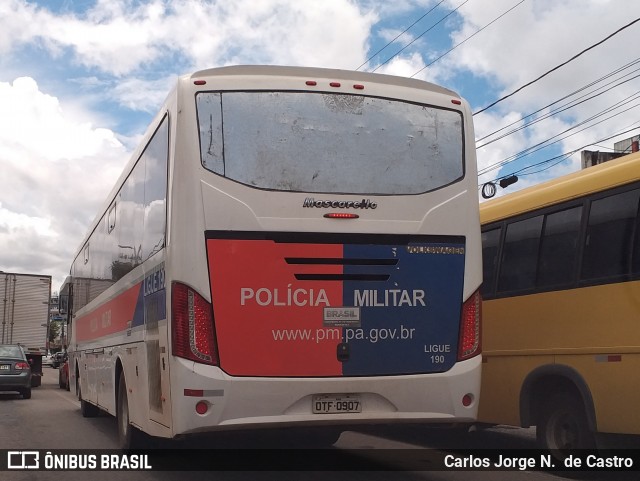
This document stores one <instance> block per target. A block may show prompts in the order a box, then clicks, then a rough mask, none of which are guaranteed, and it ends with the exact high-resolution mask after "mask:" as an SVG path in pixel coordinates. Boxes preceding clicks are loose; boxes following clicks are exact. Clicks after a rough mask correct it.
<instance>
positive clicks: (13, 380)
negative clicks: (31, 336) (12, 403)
mask: <svg viewBox="0 0 640 481" xmlns="http://www.w3.org/2000/svg"><path fill="white" fill-rule="evenodd" d="M0 391H17V392H19V393H20V394H22V397H23V398H24V399H29V398H30V397H31V366H30V365H29V361H27V357H26V356H25V355H24V351H23V350H22V348H21V347H20V346H18V345H14V344H0Z"/></svg>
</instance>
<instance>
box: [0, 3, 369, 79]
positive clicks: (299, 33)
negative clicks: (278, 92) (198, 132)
mask: <svg viewBox="0 0 640 481" xmlns="http://www.w3.org/2000/svg"><path fill="white" fill-rule="evenodd" d="M3 9H4V13H6V15H5V16H4V18H5V20H4V21H2V20H0V32H2V33H0V49H1V50H0V51H10V50H11V49H13V48H16V46H17V45H19V44H24V43H27V42H34V41H36V40H37V41H39V42H41V45H42V46H43V48H45V49H47V50H48V51H49V52H50V53H51V54H52V55H62V54H63V53H64V52H66V51H70V52H72V54H73V56H74V58H75V60H76V62H78V63H80V64H82V65H84V66H85V67H89V68H96V69H99V70H100V71H102V72H105V73H109V74H113V75H117V76H124V75H129V74H131V73H134V72H136V71H140V70H141V69H142V68H144V67H149V66H152V65H154V63H155V62H160V61H162V60H163V59H167V58H171V57H172V58H174V59H177V60H178V64H179V65H180V66H181V67H182V68H189V69H200V68H207V67H212V66H216V65H223V64H228V63H238V62H240V63H268V64H292V65H301V64H305V65H310V66H325V67H326V66H331V67H338V68H353V67H354V65H358V64H359V63H360V62H361V61H362V59H363V58H364V55H365V53H366V49H367V44H366V42H367V38H368V34H369V31H370V29H371V26H372V25H373V24H374V23H375V22H376V21H377V20H378V17H377V16H376V15H375V14H374V13H373V12H371V11H363V10H362V9H361V7H359V6H358V4H356V3H354V2H351V1H349V0H333V1H331V2H318V1H315V0H295V1H292V0H236V1H233V2H202V1H198V0H187V1H181V2H169V3H167V2H161V1H152V2H148V3H137V2H136V3H133V2H129V1H125V0H100V1H98V2H97V3H96V4H95V5H94V6H93V8H91V9H90V10H89V11H87V12H86V13H84V14H82V15H81V14H74V13H67V14H65V15H56V14H54V13H52V12H50V11H48V10H46V9H44V8H36V7H33V6H30V5H28V4H25V3H23V2H20V1H18V0H11V1H10V2H9V3H6V4H4V6H3V7H0V13H3ZM12 33H13V35H12ZM337 52H340V54H339V55H338V56H337V55H336V53H337Z"/></svg>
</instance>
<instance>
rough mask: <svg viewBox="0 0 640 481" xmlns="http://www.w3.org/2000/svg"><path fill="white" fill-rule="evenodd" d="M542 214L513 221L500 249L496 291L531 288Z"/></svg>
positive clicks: (533, 283) (535, 266)
mask: <svg viewBox="0 0 640 481" xmlns="http://www.w3.org/2000/svg"><path fill="white" fill-rule="evenodd" d="M542 220H543V216H542V215H539V216H536V217H532V218H531V219H525V220H521V221H517V222H512V223H510V224H508V225H507V232H506V236H505V240H504V247H503V249H502V261H501V263H500V273H499V278H498V292H511V291H521V290H526V289H531V288H533V287H535V284H536V271H537V265H538V248H539V246H540V233H541V230H542Z"/></svg>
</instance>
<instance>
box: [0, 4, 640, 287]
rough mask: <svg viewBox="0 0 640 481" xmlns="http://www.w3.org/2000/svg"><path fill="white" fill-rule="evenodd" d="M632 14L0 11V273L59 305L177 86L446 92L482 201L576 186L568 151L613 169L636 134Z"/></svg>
mask: <svg viewBox="0 0 640 481" xmlns="http://www.w3.org/2000/svg"><path fill="white" fill-rule="evenodd" d="M629 5H630V4H629V2H624V1H622V0H491V1H488V0H443V1H440V0H395V1H393V2H389V1H388V0H324V1H318V0H233V1H218V0H181V1H166V0H165V1H162V0H150V1H143V0H80V1H71V0H65V1H57V0H47V1H40V0H39V1H35V0H34V1H25V0H3V1H2V2H0V271H5V272H19V273H37V274H48V275H51V276H52V277H53V283H52V287H53V290H54V291H57V290H58V289H59V287H60V285H61V283H62V282H63V280H64V278H65V277H66V276H67V275H68V272H69V266H70V264H71V262H72V260H73V256H74V255H75V252H76V250H77V249H78V248H79V244H80V242H81V241H82V239H83V238H84V236H85V234H86V231H87V229H88V227H89V225H90V223H91V222H92V221H93V219H94V217H95V216H96V215H97V214H98V209H99V208H100V207H101V206H102V204H103V202H104V201H105V199H106V196H107V195H108V193H109V191H110V190H111V188H112V187H113V184H114V182H115V181H116V179H117V177H118V176H119V174H120V172H121V170H122V168H123V167H124V165H125V163H126V162H127V161H128V159H129V156H130V155H131V153H132V151H133V150H134V149H135V147H136V145H137V143H138V141H139V140H140V137H141V136H142V134H143V133H144V131H145V129H146V128H147V125H148V123H149V122H150V120H151V118H152V117H153V116H154V115H155V113H156V111H157V110H158V109H159V108H160V106H161V104H162V102H163V100H164V98H165V96H166V95H167V93H168V92H169V90H170V89H171V87H172V85H173V84H174V82H175V80H176V78H177V76H179V75H182V74H186V73H190V72H193V71H196V70H200V69H204V68H210V67H216V66H223V65H233V64H271V65H303V66H313V67H327V68H340V69H347V70H356V69H359V70H363V71H375V72H378V73H386V74H392V75H399V76H405V77H411V76H413V77H415V78H419V79H422V80H427V81H430V82H434V83H437V84H440V85H443V86H445V87H447V88H450V89H452V90H455V91H457V92H458V93H459V94H460V95H462V96H463V97H464V98H466V99H467V100H468V101H469V103H470V105H471V108H472V111H473V112H476V114H475V115H474V124H475V137H476V147H477V157H478V168H479V171H480V172H481V173H482V175H480V177H479V180H478V184H479V185H481V184H482V183H484V182H487V181H492V180H496V179H500V178H504V177H507V176H510V175H511V174H513V173H518V177H519V181H518V182H517V183H516V184H514V185H512V186H510V187H508V188H506V189H501V188H498V191H499V192H498V195H502V194H504V193H506V192H513V191H515V190H518V189H521V188H524V187H527V186H530V185H533V184H536V183H539V182H542V181H544V180H548V179H550V178H554V177H557V176H560V175H563V174H566V173H569V172H572V171H575V170H578V169H579V168H580V150H583V149H587V150H600V151H611V150H612V149H613V143H614V142H615V141H617V140H622V139H626V138H629V137H631V136H633V135H638V133H640V113H639V112H640V111H639V110H638V108H637V107H638V104H640V77H638V78H636V77H637V76H638V75H640V58H637V57H638V55H637V53H635V52H638V49H637V48H636V47H635V46H636V45H637V39H638V38H639V37H640V22H638V23H636V24H633V25H631V26H627V25H628V24H630V23H631V22H633V21H634V20H635V18H634V17H635V14H634V13H633V11H632V9H630V8H629ZM626 26H627V27H626ZM409 27H410V28H409ZM623 27H626V28H623ZM407 29H408V30H407ZM620 29H622V30H620ZM405 30H406V31H405ZM618 30H620V31H619V32H618V33H615V32H617V31H618ZM614 33H615V34H614ZM612 34H614V35H612ZM611 35H612V36H611ZM609 36H611V37H610V38H609V39H607V40H605V41H603V40H604V39H605V38H607V37H609ZM601 41H602V42H601ZM596 44H598V45H596ZM383 47H384V49H383ZM590 47H592V48H590ZM380 49H383V50H382V51H380ZM587 49H588V50H587ZM585 50H586V51H585ZM583 51H585V52H584V53H582V54H581V55H579V56H577V57H576V58H575V59H573V60H571V61H569V60H570V59H572V58H573V57H574V56H576V55H577V54H579V53H581V52H583ZM567 61H569V62H568V63H566V64H565V65H564V66H562V67H559V68H558V69H556V70H554V71H553V72H551V73H549V74H548V75H546V76H544V77H543V78H541V79H540V80H538V81H535V82H534V83H532V84H531V85H529V86H527V87H525V88H523V89H522V90H520V91H518V92H517V93H515V94H514V95H512V96H509V97H507V98H506V99H505V100H502V101H500V102H498V103H497V104H495V105H494V106H493V107H491V108H489V109H487V110H485V111H482V112H479V111H481V110H483V109H484V108H485V107H487V106H489V105H490V104H492V103H493V102H495V101H496V100H499V99H501V98H502V97H505V96H507V95H508V94H510V93H512V92H514V91H516V90H517V89H519V88H520V87H522V86H524V85H525V84H527V83H529V82H531V81H534V80H536V79H537V78H538V77H540V76H542V75H543V74H544V73H545V72H548V71H550V70H552V69H554V67H557V66H559V65H561V64H563V63H565V62H567ZM527 149H529V152H531V151H532V152H531V153H529V154H528V155H524V154H526V153H527V152H528V151H527ZM574 151H576V152H577V153H575V154H573V155H566V156H565V155H564V154H568V153H571V152H574ZM505 162H506V163H505ZM522 169H525V170H522Z"/></svg>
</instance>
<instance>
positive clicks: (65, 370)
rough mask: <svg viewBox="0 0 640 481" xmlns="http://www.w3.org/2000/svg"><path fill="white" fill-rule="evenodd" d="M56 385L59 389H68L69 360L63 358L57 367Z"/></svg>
mask: <svg viewBox="0 0 640 481" xmlns="http://www.w3.org/2000/svg"><path fill="white" fill-rule="evenodd" d="M58 386H60V389H66V390H67V391H69V390H70V388H69V361H68V360H67V359H65V361H64V362H63V363H62V365H61V366H60V367H59V368H58Z"/></svg>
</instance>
